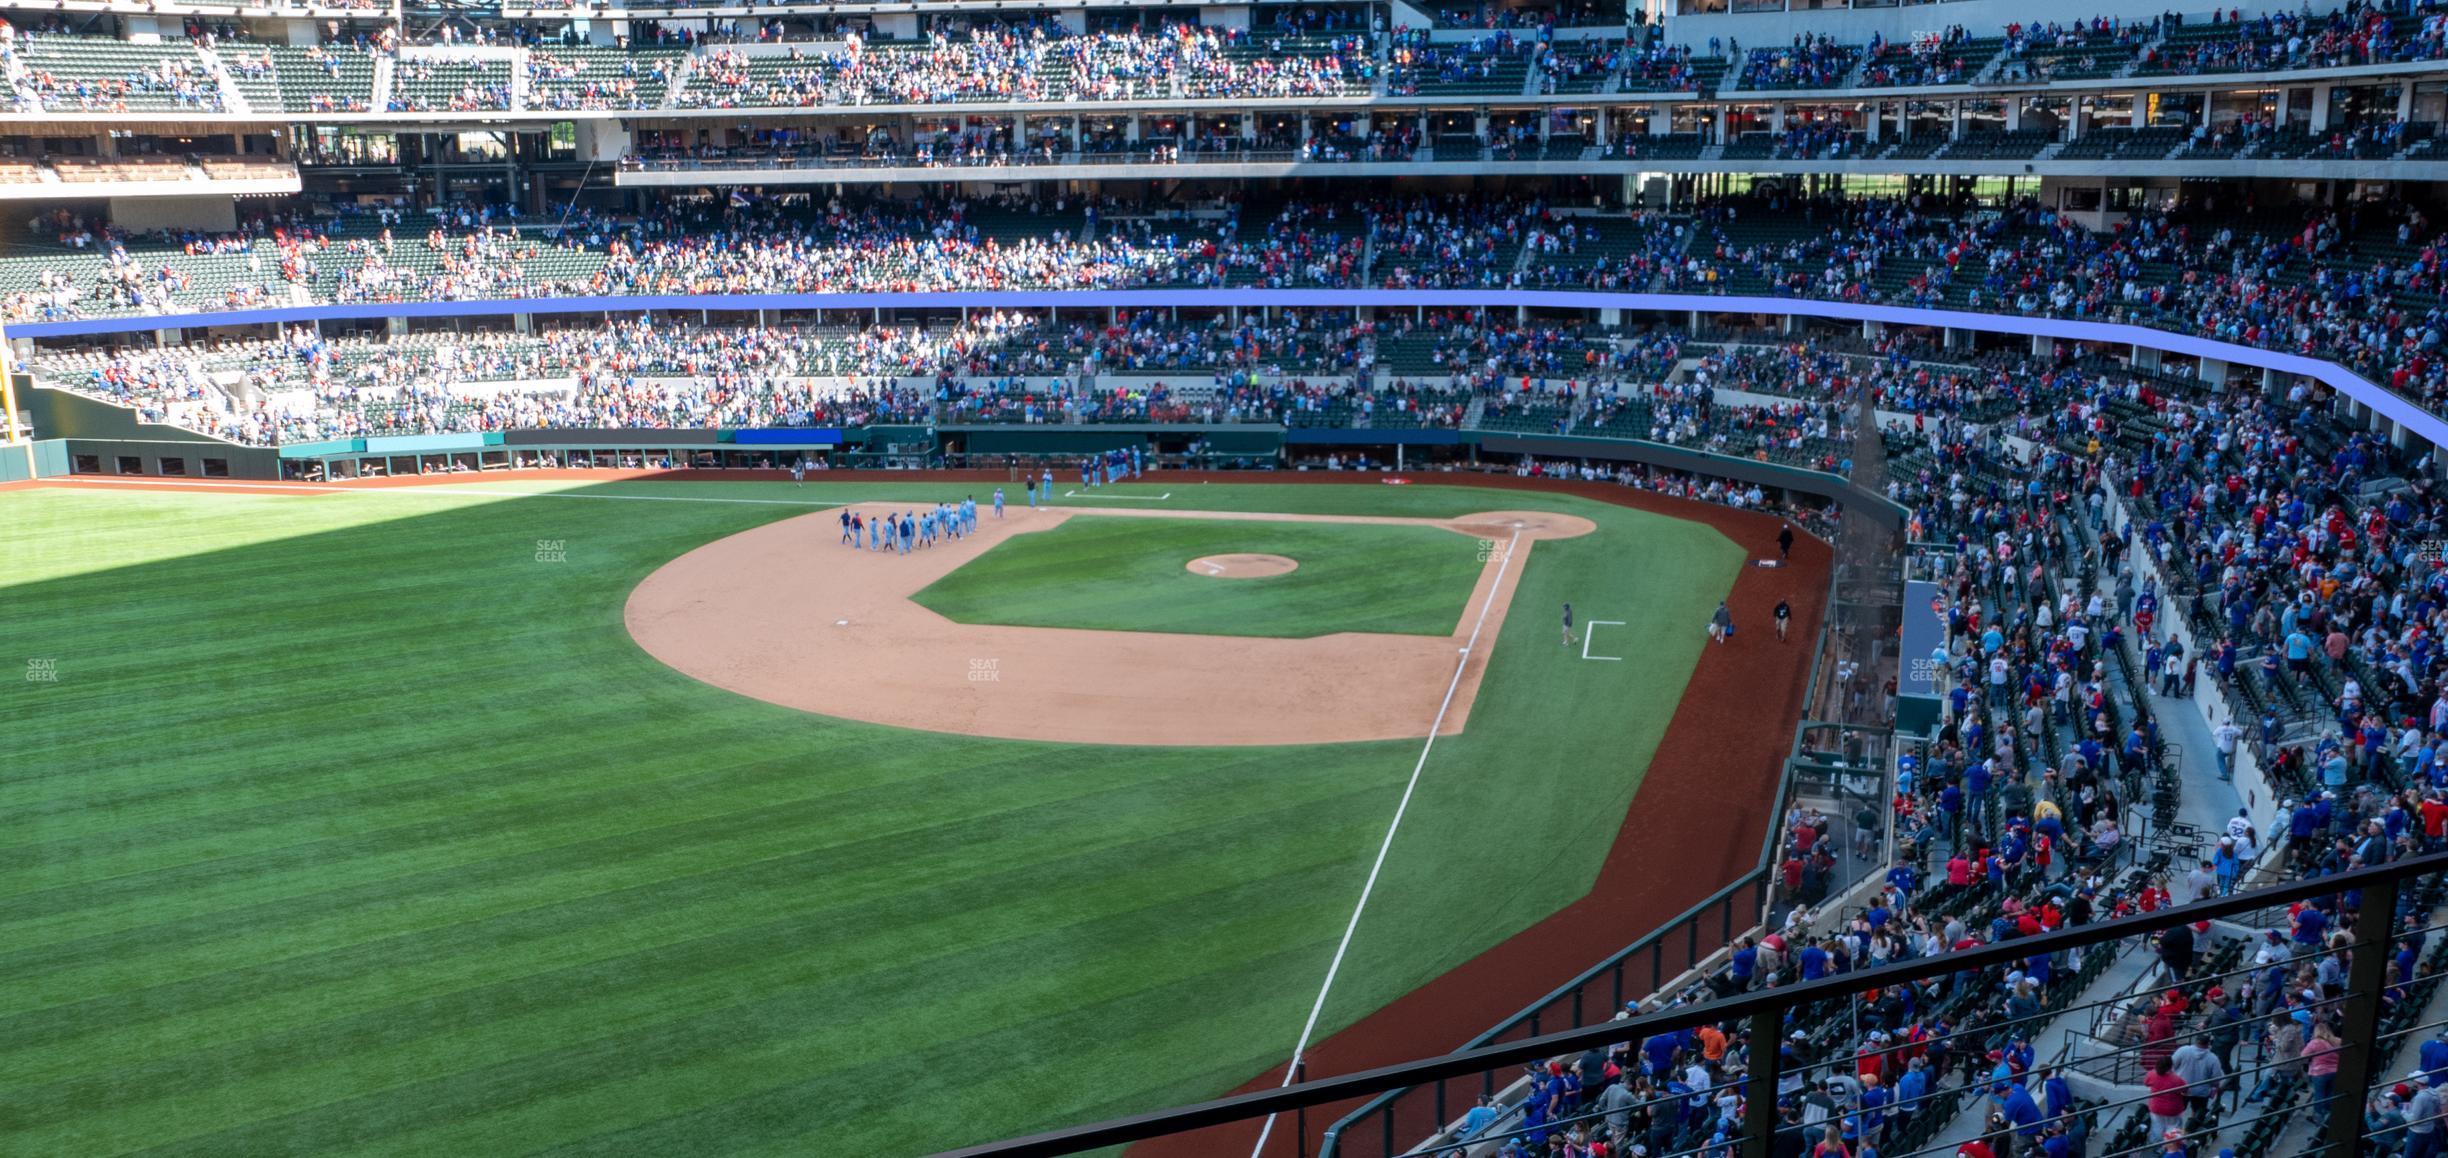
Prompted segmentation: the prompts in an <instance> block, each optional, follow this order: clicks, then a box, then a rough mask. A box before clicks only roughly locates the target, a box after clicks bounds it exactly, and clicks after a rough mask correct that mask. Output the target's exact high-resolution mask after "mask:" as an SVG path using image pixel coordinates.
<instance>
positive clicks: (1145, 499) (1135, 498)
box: [1063, 491, 1173, 503]
mask: <svg viewBox="0 0 2448 1158" xmlns="http://www.w3.org/2000/svg"><path fill="white" fill-rule="evenodd" d="M1063 497H1064V498H1066V499H1122V500H1124V501H1127V502H1134V503H1161V502H1163V501H1165V500H1166V499H1169V498H1172V497H1173V492H1171V491H1166V492H1165V493H1163V494H1161V495H1156V496H1154V497H1152V498H1151V497H1149V496H1147V495H1096V494H1088V495H1083V494H1081V493H1079V492H1078V491H1064V492H1063Z"/></svg>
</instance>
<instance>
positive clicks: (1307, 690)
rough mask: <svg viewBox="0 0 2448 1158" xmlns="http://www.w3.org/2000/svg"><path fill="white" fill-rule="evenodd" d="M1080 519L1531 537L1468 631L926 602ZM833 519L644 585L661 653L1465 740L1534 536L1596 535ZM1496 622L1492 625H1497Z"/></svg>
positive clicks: (1545, 515) (632, 623)
mask: <svg viewBox="0 0 2448 1158" xmlns="http://www.w3.org/2000/svg"><path fill="white" fill-rule="evenodd" d="M1082 515H1088V516H1095V515H1122V516H1127V517H1131V518H1151V517H1154V518H1195V519H1255V520H1261V521H1297V522H1337V523H1375V524H1405V525H1420V526H1434V527H1439V528H1442V529H1444V530H1448V531H1452V532H1454V533H1456V534H1459V535H1465V536H1468V537H1470V538H1473V539H1481V540H1490V541H1499V542H1517V543H1518V547H1517V548H1516V549H1515V550H1514V551H1512V552H1509V553H1507V552H1491V553H1490V555H1489V557H1488V559H1487V560H1486V562H1485V564H1484V565H1483V566H1482V567H1481V569H1480V574H1479V580H1478V583H1477V584H1476V585H1475V586H1474V588H1473V589H1472V591H1471V595H1470V599H1469V601H1468V602H1467V603H1465V604H1464V606H1463V607H1462V608H1460V609H1458V610H1459V617H1458V622H1457V625H1456V627H1455V629H1454V632H1453V633H1452V634H1451V635H1450V636H1414V635H1390V634H1363V633H1356V632H1345V633H1337V634H1333V635H1324V636H1317V637H1314V638H1307V639H1278V638H1258V637H1240V636H1218V635H1190V634H1172V633H1162V632H1125V631H1087V630H1076V629H1069V628H1049V627H1010V626H997V625H986V624H970V623H957V622H954V621H952V620H950V619H946V618H944V617H943V616H941V615H938V614H936V613H935V612H933V611H931V610H929V609H927V608H925V607H922V606H920V605H919V604H917V603H916V602H914V601H913V600H912V599H911V598H910V597H911V596H912V595H914V594H916V593H917V592H919V591H920V590H923V589H924V588H926V587H927V586H928V585H929V584H931V583H934V582H935V581H936V580H938V579H941V578H943V577H944V576H945V575H947V574H950V573H951V572H952V571H954V570H956V569H958V568H959V567H961V566H962V565H963V564H966V563H968V562H969V561H971V560H973V559H975V558H977V557H978V556H979V555H981V554H983V553H985V552H986V551H987V550H989V549H991V548H992V547H993V546H994V545H995V544H997V543H999V542H1002V541H1004V540H1005V539H1007V538H1009V537H1011V536H1013V535H1019V534H1028V533H1031V532H1036V531H1042V530H1046V529H1049V528H1052V527H1055V526H1059V525H1060V524H1061V523H1062V522H1063V521H1065V520H1066V519H1070V518H1075V517H1079V516H1082ZM837 519H838V515H837V514H836V513H835V512H831V511H826V512H822V513H820V514H814V515H807V516H803V517H800V518H794V519H785V520H783V521H781V522H776V523H769V524H766V525H764V526H761V527H757V528H755V529H752V530H748V531H744V532H741V533H739V534H736V535H732V536H730V537H728V538H724V539H720V540H717V541H715V542H713V543H709V544H707V545H705V546H703V547H700V548H698V549H697V550H694V551H691V552H689V553H688V554H686V555H682V556H681V557H679V558H678V559H675V560H673V561H672V562H670V563H669V564H666V565H665V566H663V567H662V568H660V569H658V570H656V571H655V572H654V573H653V574H652V575H649V576H647V577H646V580H645V582H643V583H641V584H639V585H638V587H637V589H636V590H635V591H633V592H632V593H631V594H630V596H629V601H628V604H627V607H626V608H625V610H624V613H623V617H624V620H625V622H626V623H627V625H628V629H629V633H630V635H631V636H632V637H633V638H635V639H636V640H637V642H638V645H639V646H640V647H642V648H644V649H645V650H646V652H647V653H648V654H650V655H652V656H654V657H655V658H656V659H658V660H661V661H662V662H663V663H665V664H668V665H670V666H671V667H673V668H674V669H677V670H678V671H681V672H683V673H685V674H687V675H689V676H692V677H694V678H696V679H699V680H702V681H704V682H706V683H709V684H713V685H715V686H716V687H721V688H725V689H728V690H730V691H734V692H738V693H740V694H741V695H745V696H751V697H754V698H756V699H760V700H764V701H766V702H767V703H773V704H780V705H783V706H785V707H791V708H798V709H801V710H804V711H810V712H817V713H821V714H823V715H828V716H837V717H841V718H844V719H853V720H865V721H868V722H871V723H878V724H889V725H893V726H895V727H903V728H918V729H924V730H927V731H935V732H954V733H960V734H964V735H977V736H994V737H998V738H1003V739H1015V740H1052V741H1064V742H1073V743H1106V744H1143V745H1184V746H1215V745H1249V744H1319V743H1337V742H1347V741H1359V740H1392V739H1404V738H1410V737H1420V736H1426V735H1427V734H1428V731H1429V729H1430V727H1431V726H1432V725H1433V724H1434V722H1435V721H1436V720H1437V718H1438V708H1439V706H1440V705H1441V704H1442V703H1443V701H1444V698H1445V694H1446V690H1447V688H1448V687H1449V686H1452V685H1453V684H1454V668H1455V665H1456V663H1457V661H1460V662H1462V676H1461V681H1460V684H1459V686H1458V687H1456V688H1455V690H1454V696H1453V706H1452V707H1451V709H1450V710H1448V711H1447V712H1446V713H1445V715H1444V726H1443V727H1442V728H1441V729H1440V731H1439V734H1441V735H1451V734H1454V733H1457V732H1460V731H1461V730H1462V729H1463V728H1464V727H1465V726H1466V725H1467V724H1468V722H1469V717H1470V705H1471V701H1472V700H1473V699H1474V698H1475V697H1476V694H1477V692H1478V687H1479V682H1480V679H1481V677H1482V675H1483V674H1484V672H1485V671H1486V668H1487V658H1488V656H1489V654H1490V653H1491V652H1492V650H1493V648H1492V647H1481V648H1478V649H1477V650H1475V651H1472V652H1470V653H1469V654H1468V655H1467V656H1465V655H1464V654H1463V647H1464V645H1465V644H1466V643H1467V642H1468V641H1469V639H1470V637H1471V633H1472V631H1473V629H1474V628H1476V629H1477V630H1478V631H1479V632H1480V633H1481V635H1482V638H1483V639H1484V640H1486V641H1489V642H1491V643H1492V641H1493V640H1494V639H1495V638H1496V635H1497V632H1498V631H1499V630H1501V629H1502V627H1503V625H1504V617H1505V609H1506V606H1507V605H1508V604H1509V603H1510V602H1511V600H1512V597H1513V591H1514V588H1515V586H1516V584H1517V583H1518V582H1519V580H1520V578H1521V574H1522V571H1523V568H1524V567H1525V566H1526V565H1527V560H1528V556H1529V553H1530V550H1529V549H1530V545H1531V544H1533V543H1535V542H1537V541H1538V540H1541V539H1554V538H1570V537H1573V536H1577V535H1585V534H1588V533H1590V532H1591V531H1593V530H1595V529H1596V525H1595V524H1593V523H1591V522H1590V521H1589V520H1587V519H1583V518H1578V517H1576V516H1572V515H1561V514H1556V513H1554V512H1547V511H1491V512H1486V513H1482V514H1473V515H1464V516H1462V517H1460V518H1454V519H1404V518H1388V517H1364V516H1350V517H1345V516H1332V515H1271V514H1249V513H1242V512H1220V511H1165V512H1151V511H1136V510H1135V511H1116V510H1104V509H1101V508H1084V507H1072V508H1064V509H1059V510H1046V509H1035V510H1031V509H1023V510H1019V511H1014V512H1013V513H1012V515H1011V517H1009V518H1006V519H1002V520H994V519H987V520H982V521H981V522H980V525H979V531H978V533H976V534H973V535H970V536H968V537H966V538H963V539H957V540H946V541H943V542H940V543H938V544H937V545H935V546H932V547H928V548H925V549H922V550H918V551H914V552H912V553H910V554H908V555H897V554H895V555H887V554H886V553H884V552H880V551H864V550H854V549H852V548H850V547H849V546H847V545H844V544H843V543H841V541H840V528H839V526H838V523H837V521H836V520H837ZM1483 615H1484V622H1482V617H1483Z"/></svg>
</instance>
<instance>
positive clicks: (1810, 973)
mask: <svg viewBox="0 0 2448 1158" xmlns="http://www.w3.org/2000/svg"><path fill="white" fill-rule="evenodd" d="M1800 960H1801V963H1802V979H1803V980H1804V981H1817V980H1818V979H1820V978H1822V977H1825V976H1827V974H1828V961H1829V957H1828V951H1827V948H1826V946H1825V945H1823V944H1821V943H1819V942H1816V941H1814V942H1812V943H1811V945H1810V947H1809V948H1806V949H1804V950H1802V955H1801V958H1800Z"/></svg>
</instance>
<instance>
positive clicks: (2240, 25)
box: [2144, 0, 2448, 75]
mask: <svg viewBox="0 0 2448 1158" xmlns="http://www.w3.org/2000/svg"><path fill="white" fill-rule="evenodd" d="M2214 18H2215V17H2214ZM2218 27H2219V35H2217V36H2215V37H2213V38H2209V39H2193V38H2188V39H2186V40H2185V41H2184V42H2182V43H2180V44H2171V45H2169V46H2164V47H2161V48H2157V49H2153V50H2150V51H2149V52H2146V53H2145V54H2144V60H2145V64H2146V66H2148V67H2150V68H2151V69H2153V70H2155V71H2160V72H2172V73H2177V74H2180V75H2195V74H2202V73H2219V72H2270V71H2276V70H2279V69H2290V68H2335V67H2341V66H2346V65H2358V64H2389V63H2394V62H2397V61H2407V60H2437V59H2439V58H2440V57H2441V56H2443V55H2448V13H2442V12H2441V11H2440V10H2438V9H2437V8H2436V7H2435V6H2433V5H2431V4H2430V3H2428V2H2427V0H2426V3H2424V4H2423V5H2422V6H2421V8H2420V9H2419V10H2418V11H2417V12H2416V14H2415V16H2414V18H2413V19H2412V20H2411V21H2410V22H2408V23H2407V24H2404V25H2401V24H2400V23H2399V21H2398V19H2397V18H2394V17H2392V16H2391V15H2390V13H2389V12H2388V11H2387V10H2386V9H2384V8H2382V7H2380V6H2377V5H2372V4H2367V3H2364V2H2363V0H2353V2H2351V3H2348V4H2347V5H2345V6H2344V7H2342V8H2337V9H2333V10H2331V11H2328V12H2322V13H2314V12H2311V11H2310V10H2308V9H2307V10H2304V11H2300V12H2285V11H2275V12H2269V13H2265V14H2263V15H2260V16H2255V17H2252V18H2250V19H2245V18H2243V16H2242V13H2241V12H2240V11H2239V12H2233V13H2230V14H2229V16H2228V18H2227V19H2226V20H2224V21H2221V22H2220V23H2219V25H2218Z"/></svg>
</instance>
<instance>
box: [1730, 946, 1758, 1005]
mask: <svg viewBox="0 0 2448 1158" xmlns="http://www.w3.org/2000/svg"><path fill="white" fill-rule="evenodd" d="M1758 972H1759V946H1758V945H1755V944H1753V943H1752V942H1751V938H1749V937H1744V938H1743V939H1741V940H1739V941H1736V942H1735V943H1734V956H1733V959H1732V960H1731V961H1730V962H1729V963H1728V965H1727V967H1726V973H1727V976H1728V977H1729V978H1730V979H1731V981H1732V982H1733V986H1734V992H1736V993H1744V992H1748V991H1749V990H1750V988H1751V978H1752V977H1753V976H1754V975H1756V974H1757V973H1758Z"/></svg>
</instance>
